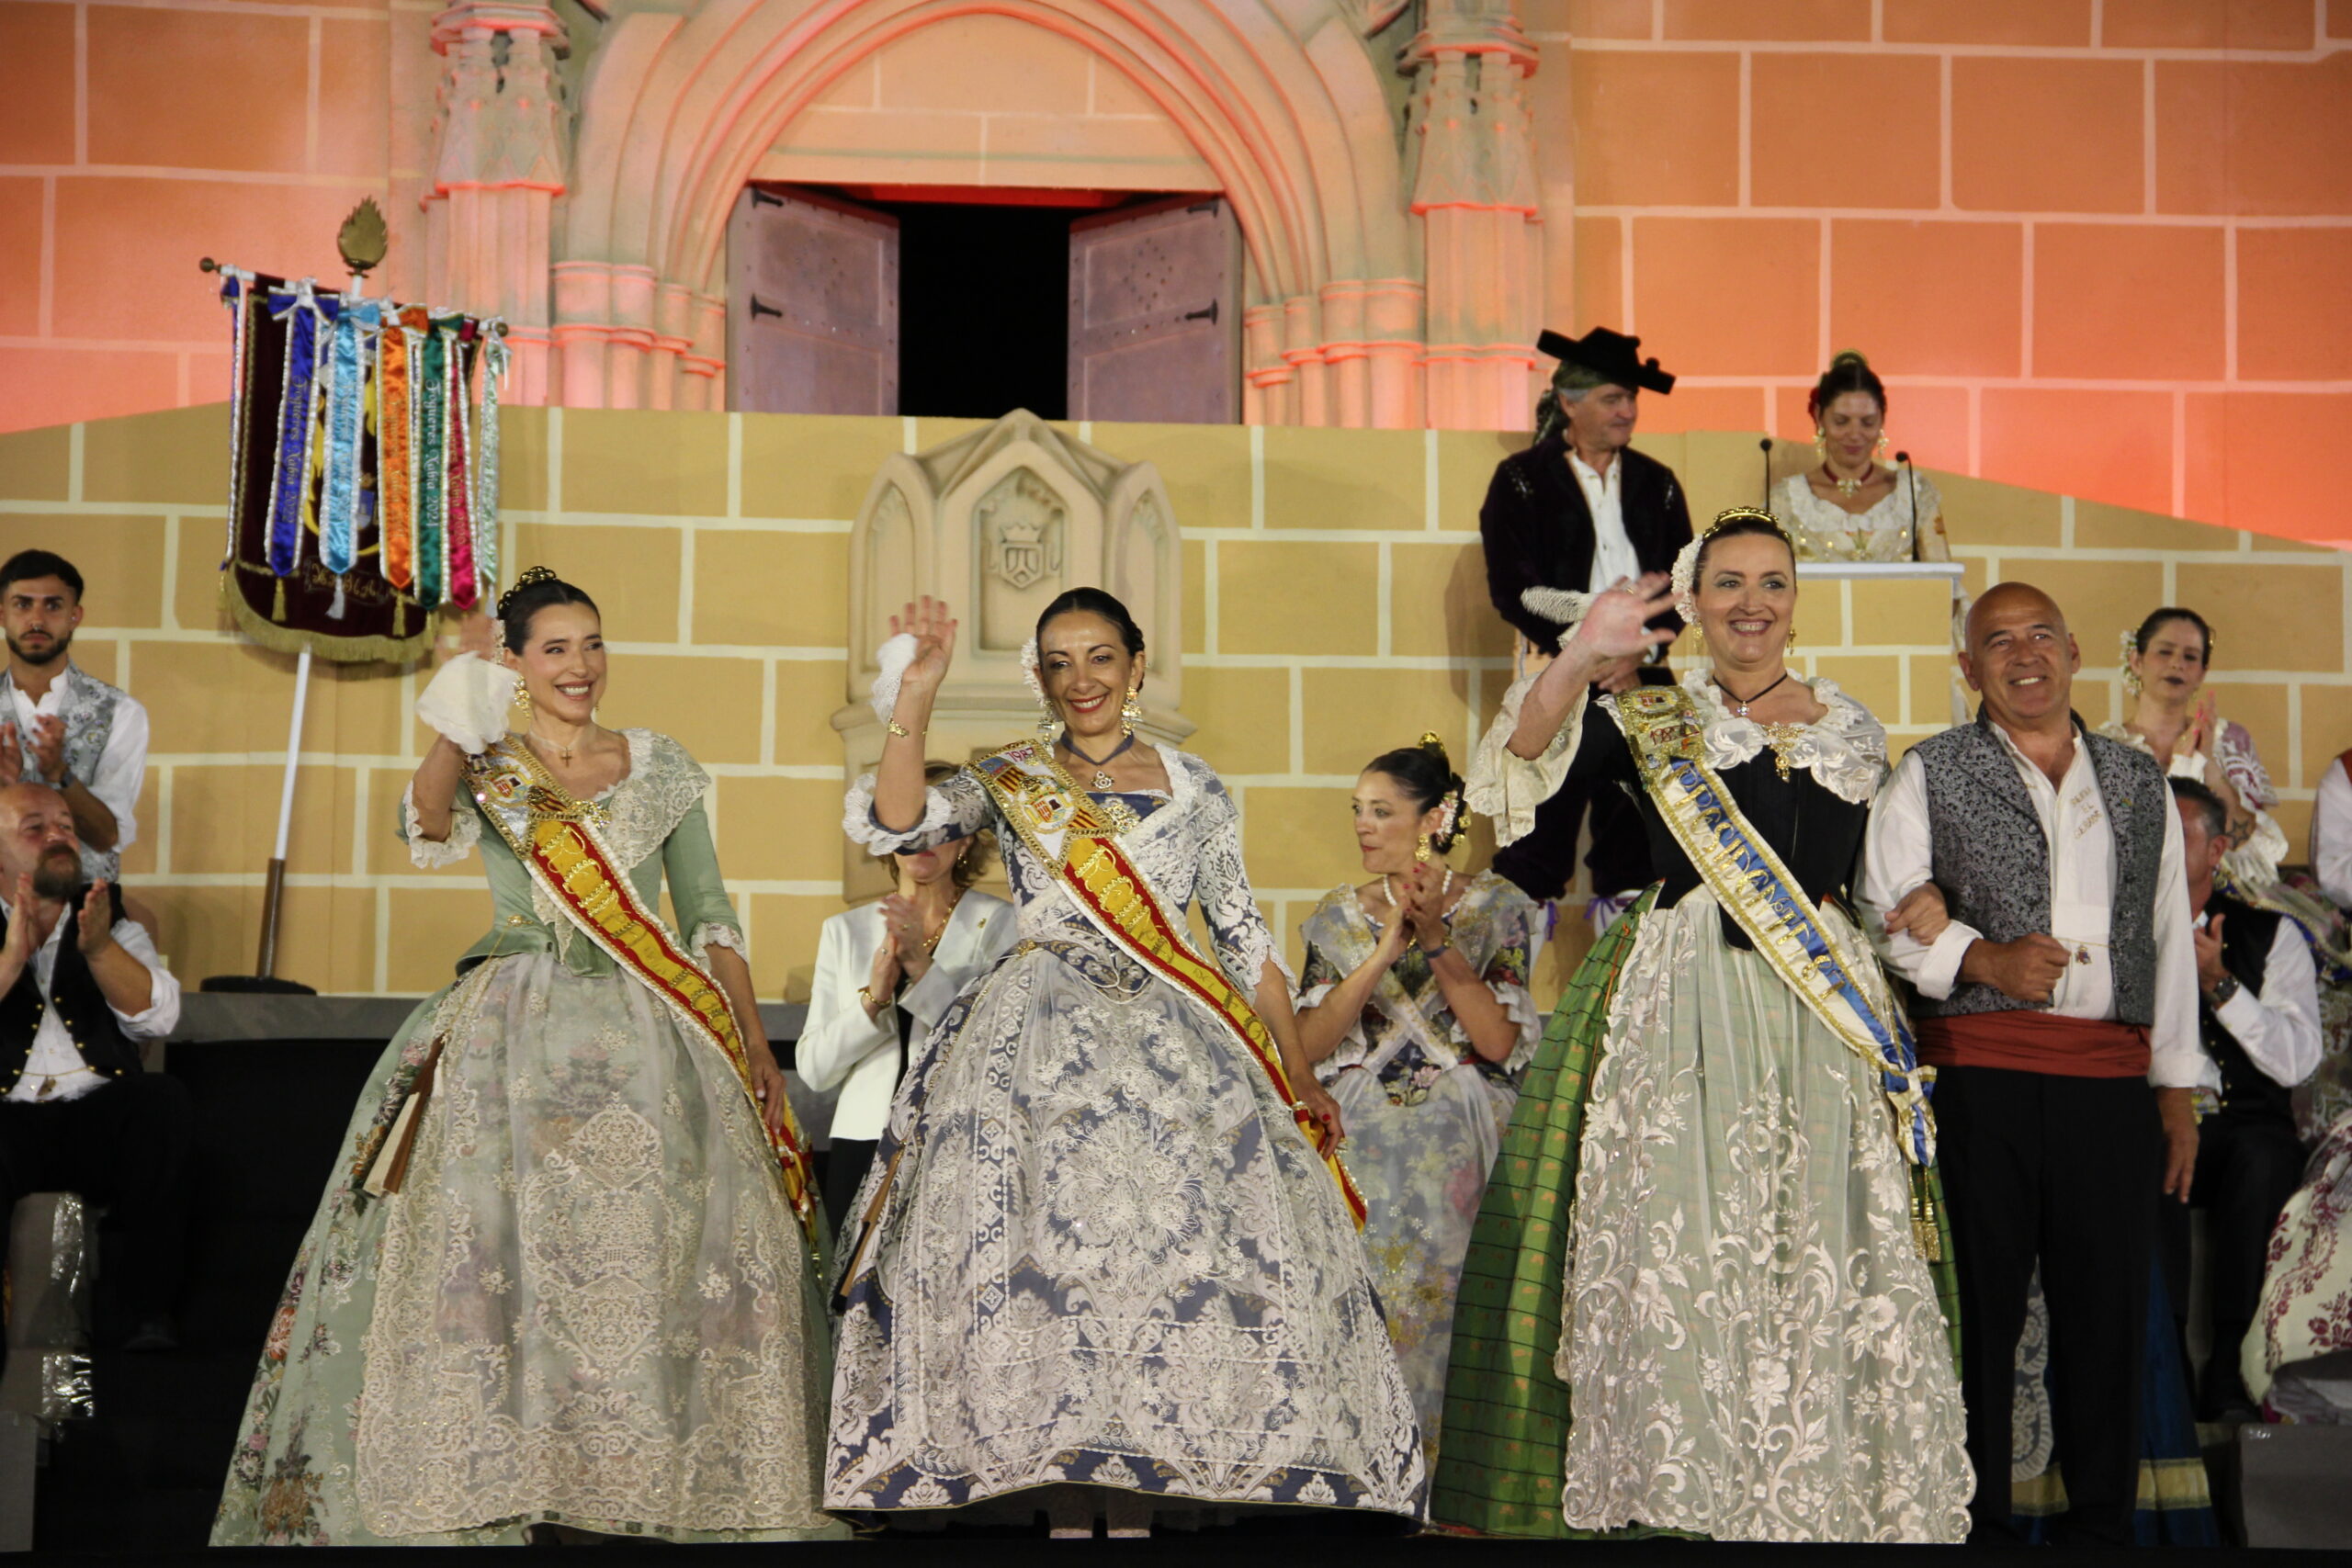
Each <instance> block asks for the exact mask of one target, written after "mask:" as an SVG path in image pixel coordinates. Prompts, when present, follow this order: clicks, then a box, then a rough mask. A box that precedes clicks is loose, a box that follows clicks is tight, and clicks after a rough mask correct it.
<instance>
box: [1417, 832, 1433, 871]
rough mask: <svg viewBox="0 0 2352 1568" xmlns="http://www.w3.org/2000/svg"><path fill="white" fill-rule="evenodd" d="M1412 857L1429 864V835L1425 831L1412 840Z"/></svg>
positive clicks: (1422, 863)
mask: <svg viewBox="0 0 2352 1568" xmlns="http://www.w3.org/2000/svg"><path fill="white" fill-rule="evenodd" d="M1413 859H1414V861H1415V862H1416V863H1419V864H1421V865H1427V864H1429V863H1430V836H1429V835H1428V834H1427V833H1423V834H1422V835H1421V836H1420V837H1419V839H1416V840H1413Z"/></svg>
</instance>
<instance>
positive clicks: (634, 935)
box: [466, 736, 817, 1246]
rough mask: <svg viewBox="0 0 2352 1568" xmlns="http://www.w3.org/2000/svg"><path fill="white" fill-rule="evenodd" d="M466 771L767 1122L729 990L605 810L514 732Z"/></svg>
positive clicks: (806, 1212) (548, 886)
mask: <svg viewBox="0 0 2352 1568" xmlns="http://www.w3.org/2000/svg"><path fill="white" fill-rule="evenodd" d="M466 771H467V773H468V774H469V783H470V784H471V786H472V789H473V795H474V798H475V799H476V800H477V801H479V802H480V803H481V808H482V815H483V816H485V817H487V818H490V822H491V825H492V827H493V828H495V829H498V836H499V837H500V838H502V839H504V840H506V843H507V846H508V847H509V848H510V849H512V850H513V851H514V852H515V856H516V858H517V859H519V860H521V861H522V863H524V864H525V865H526V866H527V867H529V868H530V872H531V877H532V880H533V881H534V882H536V883H537V885H538V887H539V889H540V891H542V892H544V893H546V894H547V896H548V897H550V898H552V899H554V900H555V903H556V907H557V908H560V909H561V910H562V911H563V912H564V914H565V915H566V916H568V917H569V918H570V919H571V923H572V924H573V926H575V927H577V928H578V929H579V931H581V932H582V934H583V935H584V936H586V937H587V938H588V939H589V940H590V941H591V942H594V943H595V944H596V946H597V949H598V950H599V951H600V952H602V953H604V954H605V956H606V957H608V958H610V959H611V960H612V961H613V962H614V963H616V964H619V965H620V967H621V970H622V972H623V973H625V974H627V975H628V976H631V977H633V978H634V979H636V980H637V981H638V982H639V983H640V984H641V985H643V986H644V987H646V989H648V990H650V991H651V992H652V993H653V994H654V995H655V996H656V997H658V998H661V999H662V1003H663V1005H665V1006H666V1007H668V1008H669V1010H670V1012H671V1014H672V1015H673V1017H675V1018H676V1019H677V1020H678V1021H679V1022H680V1023H681V1024H683V1025H684V1026H685V1029H686V1032H687V1034H688V1035H689V1036H690V1037H693V1038H695V1039H699V1040H702V1041H704V1042H706V1043H708V1044H710V1045H713V1046H715V1047H717V1048H718V1052H719V1054H720V1055H723V1056H725V1057H726V1058H727V1061H728V1065H729V1066H732V1067H733V1068H734V1069H735V1077H736V1080H737V1081H738V1082H739V1083H741V1085H742V1086H743V1094H744V1097H745V1098H746V1099H748V1100H750V1101H751V1102H752V1114H753V1115H754V1116H757V1117H759V1118H760V1122H761V1125H762V1126H763V1127H764V1126H765V1125H766V1124H767V1119H766V1116H765V1114H764V1112H763V1108H762V1106H761V1104H760V1100H759V1095H758V1094H757V1092H756V1091H755V1090H754V1089H753V1086H752V1063H751V1058H750V1056H749V1055H747V1054H746V1053H745V1051H744V1048H743V1036H742V1032H741V1029H740V1028H739V1027H738V1026H737V1024H736V1021H735V1012H734V1010H733V1009H732V1008H730V1007H729V1006H728V1004H727V994H726V993H725V992H724V991H722V990H720V989H719V988H718V981H716V980H714V979H712V978H711V976H710V975H709V974H708V973H707V971H706V970H705V969H704V968H703V966H702V965H701V964H697V963H695V960H694V958H693V957H692V956H691V955H690V954H688V953H687V952H686V950H685V947H684V944H683V943H681V942H679V941H678V939H677V937H676V935H675V934H674V933H673V932H672V931H671V930H670V928H669V927H668V926H667V925H665V924H663V923H662V917H661V915H660V914H659V913H658V912H657V911H655V910H652V909H649V908H646V907H645V903H644V900H642V899H640V898H639V897H638V896H637V889H636V888H635V887H633V886H630V884H629V880H628V874H627V873H626V871H625V870H624V869H623V868H622V867H620V866H619V865H617V864H616V863H615V862H614V859H613V853H612V850H611V848H610V846H608V845H607V844H606V843H605V840H604V835H603V834H602V833H600V832H599V831H598V830H597V826H596V824H597V821H598V819H599V818H601V816H602V815H603V814H602V813H601V812H600V811H598V810H597V808H596V807H594V806H590V805H586V804H583V803H582V802H580V801H577V800H574V799H572V798H571V796H570V795H566V794H565V793H564V792H563V790H562V789H561V788H560V786H558V784H556V782H555V780H554V779H553V778H552V777H551V776H550V775H549V774H548V772H547V770H546V769H545V768H543V767H541V766H540V765H539V761H538V759H537V758H536V757H534V756H532V755H531V754H530V752H529V751H528V750H526V749H525V748H524V746H523V745H522V744H521V743H520V742H518V741H516V740H515V739H514V738H513V737H511V736H510V737H509V738H507V739H504V740H501V741H499V742H498V743H497V744H496V745H494V746H492V747H491V748H489V749H488V750H485V751H484V752H482V754H481V756H479V757H475V758H471V759H469V761H468V762H467V764H466ZM782 1109H783V1111H784V1121H783V1126H782V1128H781V1129H780V1130H779V1131H776V1132H773V1133H771V1134H769V1135H768V1141H769V1143H770V1144H771V1145H773V1147H774V1148H775V1156H776V1165H777V1168H778V1169H779V1171H780V1172H781V1174H782V1176H783V1178H784V1195H785V1199H786V1201H788V1202H789V1203H790V1204H791V1205H792V1212H793V1213H794V1214H795V1215H797V1216H798V1218H799V1221H800V1224H801V1228H802V1229H803V1230H805V1231H806V1232H807V1233H808V1235H809V1241H810V1244H811V1245H812V1246H813V1245H814V1244H815V1242H816V1238H817V1200H816V1193H817V1188H816V1182H815V1181H814V1179H812V1177H811V1173H810V1170H809V1152H808V1151H809V1144H808V1140H807V1139H806V1138H805V1137H803V1136H802V1134H801V1131H800V1124H799V1123H798V1122H797V1121H795V1120H794V1118H793V1114H792V1107H791V1105H790V1104H789V1103H788V1102H787V1103H786V1105H785V1106H784V1107H783V1108H782Z"/></svg>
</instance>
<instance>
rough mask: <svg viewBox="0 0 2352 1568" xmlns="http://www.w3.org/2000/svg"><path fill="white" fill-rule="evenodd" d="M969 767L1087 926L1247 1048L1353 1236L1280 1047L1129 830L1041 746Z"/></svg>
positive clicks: (1330, 1153)
mask: <svg viewBox="0 0 2352 1568" xmlns="http://www.w3.org/2000/svg"><path fill="white" fill-rule="evenodd" d="M972 766H973V771H974V772H975V773H977V774H978V776H979V779H980V782H981V783H982V784H986V785H987V786H988V790H989V795H992V796H993V797H994V798H995V800H996V803H997V806H998V808H999V809H1000V810H1001V812H1002V813H1003V815H1004V818H1005V819H1006V820H1007V821H1009V822H1011V823H1012V827H1013V830H1014V831H1015V832H1016V833H1018V834H1019V835H1020V836H1021V839H1022V841H1023V842H1024V843H1025V844H1027V845H1028V846H1029V851H1030V852H1031V853H1032V854H1034V855H1035V856H1036V857H1037V859H1038V860H1039V861H1040V862H1041V863H1044V864H1046V865H1050V866H1052V867H1054V868H1055V872H1056V874H1057V875H1058V876H1059V878H1060V880H1061V884H1062V886H1063V888H1064V889H1065V890H1066V891H1068V892H1069V895H1070V897H1071V899H1072V900H1073V901H1074V902H1075V903H1076V904H1077V905H1078V907H1079V908H1080V911H1081V912H1082V913H1084V915H1085V916H1086V918H1087V920H1088V922H1089V923H1090V924H1091V925H1092V926H1093V927H1094V929H1095V930H1097V931H1101V932H1102V933H1103V935H1104V936H1106V937H1108V938H1110V939H1111V941H1112V942H1115V943H1117V944H1118V946H1119V948H1120V950H1121V951H1122V952H1124V953H1126V954H1127V955H1128V956H1129V957H1131V958H1133V959H1135V960H1136V962H1137V963H1139V964H1142V965H1143V966H1144V967H1145V968H1147V969H1149V970H1150V971H1151V972H1152V973H1153V974H1155V975H1157V976H1159V977H1160V978H1161V979H1163V980H1166V981H1167V982H1168V983H1169V984H1170V985H1172V986H1174V987H1176V989H1177V990H1178V991H1179V992H1180V993H1182V995H1183V996H1184V997H1185V998H1187V999H1188V1000H1190V1001H1191V1002H1192V1003H1193V1005H1194V1006H1195V1007H1196V1008H1198V1009H1199V1010H1201V1011H1203V1012H1204V1013H1205V1014H1206V1015H1207V1016H1208V1017H1210V1018H1212V1019H1214V1020H1215V1021H1216V1022H1217V1023H1219V1024H1221V1025H1222V1026H1223V1027H1224V1028H1225V1029H1227V1031H1228V1032H1231V1033H1232V1034H1233V1035H1234V1036H1235V1037H1236V1038H1237V1039H1238V1040H1239V1041H1240V1042H1241V1044H1242V1047H1243V1048H1244V1049H1245V1050H1247V1051H1248V1052H1249V1054H1250V1057H1251V1058H1252V1059H1253V1060H1255V1061H1256V1062H1257V1064H1258V1066H1259V1069H1260V1070H1261V1072H1263V1073H1264V1074H1265V1075H1266V1077H1267V1080H1268V1081H1269V1082H1271V1083H1272V1085H1273V1087H1274V1092H1275V1093H1277V1094H1279V1095H1280V1096H1281V1097H1282V1101H1283V1104H1284V1105H1286V1106H1288V1107H1290V1113H1291V1116H1292V1118H1293V1119H1294V1120H1295V1122H1297V1123H1298V1127H1299V1130H1300V1131H1301V1132H1303V1133H1304V1134H1306V1140H1307V1143H1308V1144H1309V1145H1312V1146H1313V1148H1314V1149H1315V1151H1316V1152H1317V1154H1318V1155H1320V1156H1322V1158H1323V1163H1324V1164H1325V1165H1326V1166H1327V1167H1329V1169H1330V1172H1331V1176H1332V1179H1334V1180H1336V1181H1337V1182H1338V1183H1339V1184H1340V1197H1341V1198H1342V1199H1344V1200H1345V1201H1346V1202H1347V1205H1348V1213H1350V1214H1351V1215H1352V1216H1353V1217H1354V1220H1355V1223H1356V1228H1357V1229H1359V1230H1361V1229H1363V1222H1364V1201H1363V1195H1362V1194H1361V1193H1359V1192H1358V1191H1357V1190H1356V1184H1355V1180H1354V1179H1353V1178H1351V1176H1349V1175H1348V1168H1347V1167H1346V1166H1344V1165H1342V1164H1341V1163H1340V1154H1339V1149H1338V1147H1337V1146H1336V1143H1335V1141H1334V1140H1333V1138H1332V1136H1331V1131H1330V1129H1329V1128H1328V1127H1326V1126H1325V1125H1323V1123H1322V1122H1317V1120H1316V1119H1315V1118H1314V1117H1312V1116H1310V1115H1308V1114H1307V1111H1306V1107H1305V1106H1304V1105H1303V1104H1301V1103H1300V1102H1299V1099H1298V1096H1297V1095H1296V1094H1295V1092H1293V1090H1292V1089H1291V1085H1290V1077H1289V1075H1288V1074H1287V1073H1285V1072H1284V1071H1283V1062H1282V1050H1281V1047H1280V1046H1278V1045H1277V1044H1276V1043H1274V1037H1273V1035H1272V1033H1271V1032H1268V1030H1267V1028H1266V1023H1265V1021H1264V1020H1263V1019H1261V1018H1260V1017H1259V1016H1258V1010H1257V1009H1256V1008H1254V1007H1252V1006H1251V1005H1250V999H1249V998H1247V997H1245V996H1243V995H1242V994H1241V992H1240V990H1239V989H1238V988H1237V987H1235V986H1234V984H1233V982H1232V981H1231V980H1230V979H1228V978H1227V976H1226V973H1225V971H1224V970H1222V969H1220V968H1218V967H1217V966H1216V964H1213V963H1211V962H1209V961H1208V960H1207V959H1205V958H1203V957H1202V956H1201V955H1200V954H1199V953H1195V952H1193V945H1192V942H1190V941H1189V940H1188V933H1187V932H1186V931H1185V928H1184V924H1183V921H1182V919H1181V916H1182V910H1171V909H1170V907H1169V903H1168V900H1167V899H1165V898H1163V897H1161V896H1160V894H1159V889H1157V888H1155V887H1154V886H1152V885H1151V879H1150V878H1149V877H1148V876H1147V875H1145V874H1144V871H1143V868H1142V867H1141V866H1138V865H1137V864H1136V863H1135V862H1134V861H1133V860H1132V859H1131V858H1129V856H1128V854H1127V852H1126V851H1125V850H1124V849H1122V848H1121V847H1120V845H1119V840H1118V833H1119V831H1120V829H1121V826H1122V825H1121V824H1120V823H1119V822H1117V821H1115V820H1114V818H1112V816H1111V815H1110V814H1109V813H1107V812H1105V811H1104V810H1103V808H1102V807H1098V806H1096V805H1095V803H1094V802H1093V801H1092V800H1091V799H1090V798H1089V797H1088V796H1087V795H1086V793H1085V792H1084V791H1083V790H1081V789H1080V788H1079V787H1078V784H1077V782H1076V781H1075V780H1073V779H1072V778H1071V777H1070V776H1069V773H1065V772H1064V771H1063V770H1062V767H1061V764H1060V763H1058V762H1057V761H1054V760H1053V755H1052V753H1051V752H1049V751H1047V750H1045V749H1043V748H1041V747H1039V746H1038V745H1036V744H1035V742H1034V741H1028V740H1023V741H1018V742H1016V743H1014V744H1013V745H1011V746H1008V747H1006V748H1005V749H1004V750H1001V751H999V752H997V753H995V754H994V755H993V756H989V757H984V758H982V759H981V760H980V761H978V762H975V763H974V764H973V765H972Z"/></svg>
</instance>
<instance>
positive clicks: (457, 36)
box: [424, 0, 571, 403]
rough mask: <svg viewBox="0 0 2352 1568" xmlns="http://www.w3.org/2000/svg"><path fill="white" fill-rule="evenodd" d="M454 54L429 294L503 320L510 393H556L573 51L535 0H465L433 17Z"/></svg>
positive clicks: (534, 399) (437, 175) (429, 226)
mask: <svg viewBox="0 0 2352 1568" xmlns="http://www.w3.org/2000/svg"><path fill="white" fill-rule="evenodd" d="M433 48H434V51H435V52H436V53H438V54H440V55H441V56H442V57H443V59H444V60H445V61H446V62H447V63H446V64H445V66H444V68H443V71H442V76H441V89H440V108H439V110H438V113H437V115H436V117H435V126H434V153H433V178H432V189H431V191H430V192H429V193H428V194H427V195H426V197H425V198H424V215H425V298H426V299H428V300H429V301H430V302H431V303H433V304H435V305H439V306H450V307H455V308H457V309H458V310H465V311H467V312H469V313H471V314H479V315H496V316H503V317H504V318H505V319H506V322H507V327H508V332H507V338H506V341H507V344H508V345H509V347H510V348H511V349H512V350H513V353H514V365H513V368H512V370H511V372H510V376H511V380H510V382H509V384H508V386H507V389H506V392H505V397H506V400H508V401H511V402H518V403H544V402H547V401H548V400H549V396H550V393H551V391H552V390H553V389H551V388H550V386H549V379H550V376H551V374H552V367H551V358H552V355H551V352H550V351H551V347H552V341H551V336H550V333H549V321H550V320H551V313H550V311H549V309H548V305H549V300H548V276H549V275H548V264H549V262H550V260H551V258H552V256H553V254H554V250H553V240H552V234H551V227H552V218H553V209H554V204H555V199H556V197H560V196H561V195H562V194H563V191H564V182H565V178H566V172H567V169H568V166H569V163H570V144H571V124H570V118H571V117H570V114H569V112H568V111H567V110H566V108H565V107H564V103H563V92H562V87H561V85H560V83H559V82H558V81H557V79H556V74H555V59H556V57H558V56H560V55H562V54H564V53H565V52H567V51H569V50H570V48H571V41H570V39H569V38H568V37H567V36H566V34H565V32H564V28H563V24H562V22H561V21H560V20H558V19H557V17H556V14H555V12H554V10H553V9H552V8H550V7H549V6H545V5H540V4H536V3H533V0H458V4H456V5H453V6H449V7H448V8H447V9H446V10H444V11H443V12H442V13H441V14H440V15H439V16H438V17H435V19H434V24H433Z"/></svg>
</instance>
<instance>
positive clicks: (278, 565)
mask: <svg viewBox="0 0 2352 1568" xmlns="http://www.w3.org/2000/svg"><path fill="white" fill-rule="evenodd" d="M286 299H287V302H286V303H285V304H284V305H282V306H281V305H279V304H277V302H276V300H275V299H273V300H272V302H271V305H270V311H271V314H273V315H279V316H285V317H287V332H286V380H285V390H284V392H283V393H281V394H280V397H279V400H278V407H277V462H276V464H275V465H274V466H273V468H272V469H271V475H270V485H269V491H270V494H269V525H268V562H269V570H271V571H273V572H275V573H276V574H277V575H278V576H279V577H290V576H292V575H293V573H294V569H295V568H296V567H297V566H298V565H300V563H301V559H302V513H303V512H304V510H305V509H306V508H307V506H308V505H309V502H310V494H311V478H312V472H313V470H312V468H311V463H312V460H313V458H314V457H316V451H315V446H314V443H313V442H312V441H311V428H312V426H313V424H314V423H316V419H315V412H316V411H315V404H316V401H317V398H316V393H317V390H318V331H319V316H318V311H317V310H315V309H314V308H313V307H312V304H311V285H310V283H309V282H308V281H307V280H305V281H303V282H301V283H298V284H296V285H294V287H293V288H291V289H289V290H288V291H287V295H286Z"/></svg>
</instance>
